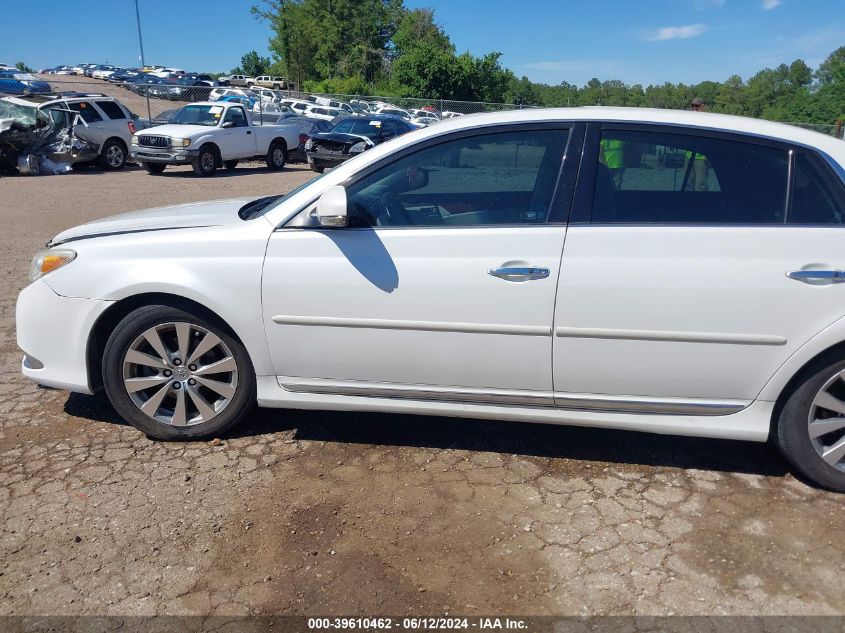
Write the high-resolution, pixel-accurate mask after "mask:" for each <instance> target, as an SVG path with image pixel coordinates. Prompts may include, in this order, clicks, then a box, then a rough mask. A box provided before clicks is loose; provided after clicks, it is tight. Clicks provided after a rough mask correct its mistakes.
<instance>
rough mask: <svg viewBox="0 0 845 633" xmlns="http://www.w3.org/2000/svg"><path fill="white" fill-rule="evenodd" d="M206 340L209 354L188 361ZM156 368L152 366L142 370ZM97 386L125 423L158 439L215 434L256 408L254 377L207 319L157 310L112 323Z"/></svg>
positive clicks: (234, 344) (242, 354)
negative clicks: (113, 327) (100, 385)
mask: <svg viewBox="0 0 845 633" xmlns="http://www.w3.org/2000/svg"><path fill="white" fill-rule="evenodd" d="M180 330H181V331H182V333H183V334H184V338H183V341H184V342H182V340H180V337H179V333H180ZM150 333H152V335H150ZM206 337H208V338H206ZM150 341H152V344H151V343H150ZM206 341H209V344H208V345H206V346H207V347H208V349H207V350H206V351H204V352H202V353H200V354H199V355H198V356H196V358H193V357H192V354H195V353H196V351H201V350H200V347H202V346H203V345H204V344H205V342H206ZM153 345H155V347H154V346H153ZM156 347H157V348H158V349H159V350H160V351H156ZM180 348H181V349H180ZM161 352H165V353H164V354H162V353H161ZM131 354H134V355H135V358H132V356H131ZM182 356H185V357H186V358H182ZM138 358H140V359H141V360H142V363H141V364H138V363H137V362H135V361H136V360H137V359H138ZM159 361H161V362H160V364H159V366H158V367H153V366H148V365H146V364H145V363H146V362H159ZM224 362H225V363H226V365H223V363H224ZM211 365H215V366H216V367H211ZM216 368H219V369H220V371H215V369H216ZM194 376H196V377H195V378H194ZM177 383H178V385H179V386H178V387H177V386H176V385H177ZM209 384H211V385H212V386H213V387H216V388H217V389H221V390H222V391H223V392H225V395H224V394H223V393H219V392H217V391H215V390H213V389H210V388H209V387H208V386H207V385H209ZM103 385H104V386H105V389H106V394H107V395H108V397H109V400H110V401H111V403H112V406H113V407H114V408H115V410H116V411H117V412H118V413H119V414H120V416H121V417H122V418H123V419H124V420H126V421H127V422H128V423H129V424H131V425H132V426H134V427H135V428H137V429H138V430H140V431H142V432H143V433H145V434H147V435H148V436H149V437H152V438H156V439H159V440H196V439H202V438H208V437H214V436H217V435H220V434H222V433H224V432H225V431H227V430H228V429H230V428H232V427H233V426H234V425H235V424H237V423H238V422H240V421H241V420H242V419H243V418H244V416H246V415H247V414H248V413H249V411H250V410H251V408H252V406H253V405H254V403H255V401H256V393H255V370H254V369H253V367H252V362H251V361H250V358H249V355H248V354H247V352H246V349H245V348H244V346H243V345H242V344H241V343H240V342H239V341H238V340H237V339H235V338H234V337H233V336H232V335H231V334H229V333H228V332H227V331H226V328H225V327H222V326H221V325H220V324H218V323H216V322H214V321H213V320H212V319H207V318H205V317H202V316H198V315H196V314H192V313H190V312H187V311H185V310H180V309H178V308H174V307H170V306H161V305H154V306H145V307H143V308H139V309H137V310H135V311H134V312H131V313H130V314H129V315H127V316H126V317H124V319H123V320H122V321H121V322H120V323H118V324H117V326H116V327H115V329H114V331H113V332H112V333H111V336H109V339H108V342H107V343H106V347H105V350H104V353H103ZM142 407H143V408H144V409H145V410H142ZM180 414H181V415H180ZM205 418H207V419H205Z"/></svg>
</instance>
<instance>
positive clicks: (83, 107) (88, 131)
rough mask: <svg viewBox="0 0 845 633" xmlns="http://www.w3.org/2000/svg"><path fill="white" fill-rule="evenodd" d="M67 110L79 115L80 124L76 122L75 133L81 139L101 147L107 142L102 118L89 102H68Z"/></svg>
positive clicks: (106, 133)
mask: <svg viewBox="0 0 845 633" xmlns="http://www.w3.org/2000/svg"><path fill="white" fill-rule="evenodd" d="M67 105H68V108H69V109H70V110H73V111H74V112H78V113H79V118H81V119H82V121H83V122H84V123H82V122H79V121H77V125H76V128H75V130H74V131H75V133H76V134H77V135H79V136H81V137H82V138H84V139H86V140H89V141H91V142H92V143H97V144H98V145H102V144H103V143H105V142H106V140H108V137H109V134H108V130H106V126H105V124H104V123H103V116H102V115H101V114H100V112H99V111H98V110H97V108H95V107H94V105H93V104H92V103H91V102H90V101H68V104H67Z"/></svg>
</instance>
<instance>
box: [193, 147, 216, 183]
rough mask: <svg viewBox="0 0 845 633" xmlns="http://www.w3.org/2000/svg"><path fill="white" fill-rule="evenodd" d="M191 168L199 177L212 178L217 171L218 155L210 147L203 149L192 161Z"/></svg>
mask: <svg viewBox="0 0 845 633" xmlns="http://www.w3.org/2000/svg"><path fill="white" fill-rule="evenodd" d="M191 167H193V168H194V173H195V174H196V175H197V176H202V177H206V176H211V175H212V174H214V171H215V170H216V169H217V154H216V153H215V152H214V150H213V149H212V148H210V147H202V148H200V151H199V154H197V157H196V158H195V159H194V160H193V161H191Z"/></svg>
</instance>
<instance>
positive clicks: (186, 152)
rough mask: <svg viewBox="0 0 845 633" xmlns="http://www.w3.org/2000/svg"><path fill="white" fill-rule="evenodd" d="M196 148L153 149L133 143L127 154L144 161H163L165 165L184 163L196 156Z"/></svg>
mask: <svg viewBox="0 0 845 633" xmlns="http://www.w3.org/2000/svg"><path fill="white" fill-rule="evenodd" d="M197 154H198V151H197V150H196V149H181V148H180V149H176V148H172V147H171V148H168V149H155V148H152V147H140V146H137V145H133V146H132V149H131V150H130V152H129V155H130V156H131V157H132V158H134V159H135V160H137V161H142V162H145V163H164V164H165V165H185V164H187V163H190V162H191V161H192V160H193V159H194V158H196V156H197Z"/></svg>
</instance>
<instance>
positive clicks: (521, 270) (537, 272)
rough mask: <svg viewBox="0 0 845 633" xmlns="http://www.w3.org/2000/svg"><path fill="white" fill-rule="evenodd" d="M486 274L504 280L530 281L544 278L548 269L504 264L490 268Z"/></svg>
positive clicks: (547, 274) (547, 273)
mask: <svg viewBox="0 0 845 633" xmlns="http://www.w3.org/2000/svg"><path fill="white" fill-rule="evenodd" d="M487 274H488V275H493V276H494V277H498V278H499V279H504V280H505V281H531V280H532V279H545V278H546V277H548V276H549V269H548V268H540V267H537V266H504V267H501V268H491V269H490V270H488V271H487Z"/></svg>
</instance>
